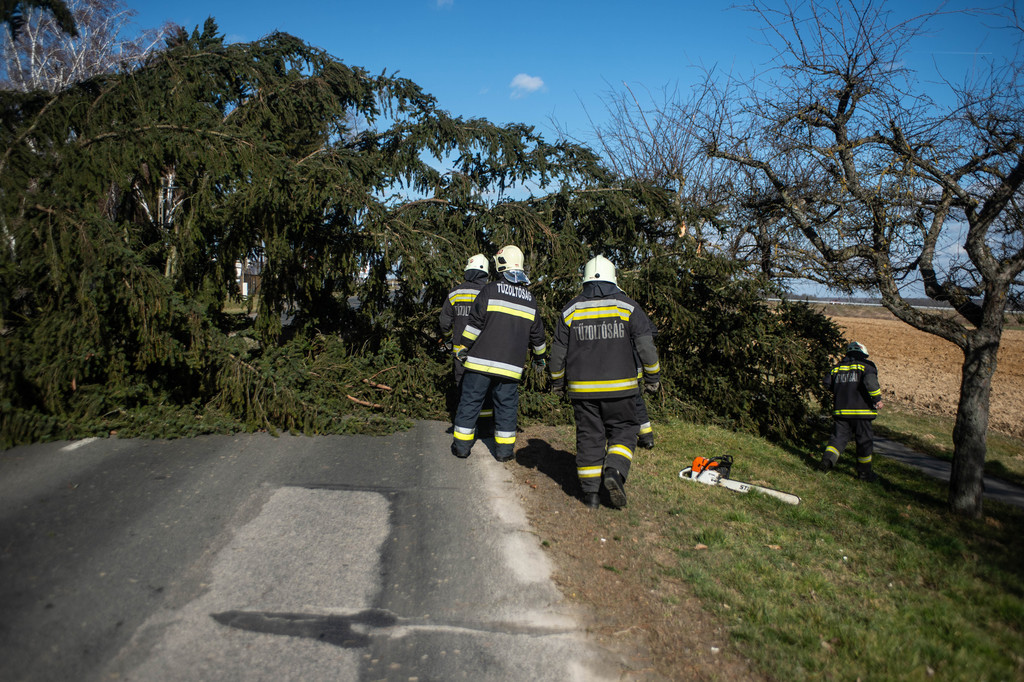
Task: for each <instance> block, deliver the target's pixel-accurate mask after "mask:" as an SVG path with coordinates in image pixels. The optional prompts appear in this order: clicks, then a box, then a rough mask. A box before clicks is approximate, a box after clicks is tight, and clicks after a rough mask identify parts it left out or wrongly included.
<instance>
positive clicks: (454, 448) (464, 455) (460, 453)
mask: <svg viewBox="0 0 1024 682" xmlns="http://www.w3.org/2000/svg"><path fill="white" fill-rule="evenodd" d="M472 450H473V446H472V444H471V445H470V446H469V448H468V449H467V450H466V451H465V452H463V451H462V450H461V449H459V444H458V443H452V454H453V455H455V456H456V457H458V458H459V459H466V458H467V457H469V453H470V452H472Z"/></svg>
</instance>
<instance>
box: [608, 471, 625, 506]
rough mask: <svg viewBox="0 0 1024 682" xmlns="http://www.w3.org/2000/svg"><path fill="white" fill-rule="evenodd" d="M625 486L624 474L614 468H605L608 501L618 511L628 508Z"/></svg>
mask: <svg viewBox="0 0 1024 682" xmlns="http://www.w3.org/2000/svg"><path fill="white" fill-rule="evenodd" d="M625 484H626V481H625V480H624V479H623V478H622V474H620V473H619V472H618V471H616V470H615V469H613V468H612V467H605V470H604V487H605V489H606V490H607V491H608V501H609V502H611V505H612V506H613V507H615V508H616V509H622V508H623V507H625V506H626V489H625V487H624V486H625Z"/></svg>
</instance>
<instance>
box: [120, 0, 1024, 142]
mask: <svg viewBox="0 0 1024 682" xmlns="http://www.w3.org/2000/svg"><path fill="white" fill-rule="evenodd" d="M992 2H998V0H992ZM1018 2H1019V3H1024V0H1018ZM126 4H127V5H128V6H129V7H132V8H133V9H135V10H136V11H137V12H138V14H137V16H136V24H137V25H138V26H140V27H153V26H157V25H159V24H161V23H163V22H164V21H173V22H175V23H177V24H181V25H183V26H185V27H186V28H187V29H189V30H192V29H193V28H195V27H196V26H197V25H202V23H203V22H204V21H205V19H206V17H207V16H213V17H214V18H215V19H216V20H217V24H218V26H219V27H220V30H221V32H222V33H223V34H224V35H226V36H227V37H228V40H229V41H231V42H235V41H250V40H255V39H258V38H260V37H262V36H264V35H266V34H268V33H271V32H272V31H275V30H280V31H285V32H287V33H291V34H293V35H295V36H297V37H299V38H301V39H303V40H305V41H306V42H308V43H310V44H312V45H315V46H317V47H321V48H323V49H325V50H327V51H328V52H330V53H331V54H332V55H334V56H336V57H338V58H339V59H341V60H342V61H344V62H345V63H346V64H349V65H353V66H362V67H365V68H366V69H368V70H369V71H370V72H371V73H380V72H381V71H384V70H387V71H388V72H389V73H390V72H394V71H397V72H399V73H400V75H402V76H404V77H406V78H409V79H411V80H413V81H414V82H416V83H417V84H419V85H420V86H421V87H422V88H423V89H424V90H425V91H427V92H429V93H431V94H433V95H434V96H435V97H437V99H438V101H439V103H440V106H441V107H442V108H443V109H446V110H448V111H449V112H451V113H452V114H454V115H457V116H464V117H484V118H487V119H489V120H491V121H493V122H495V123H509V122H521V123H526V124H528V125H533V126H536V127H537V129H538V131H539V132H541V133H542V134H544V135H545V137H548V138H549V139H553V138H554V137H555V132H554V129H553V127H552V124H551V121H552V119H554V120H557V121H558V122H559V125H560V126H561V127H563V128H564V129H566V130H567V131H568V132H569V133H570V134H571V135H572V136H573V137H576V138H579V139H588V138H589V130H590V128H591V124H590V119H593V120H594V121H597V122H600V121H601V120H602V119H603V118H604V116H605V112H604V107H603V104H602V100H601V97H602V94H604V93H606V92H607V91H608V90H609V89H610V88H612V87H616V88H619V87H621V84H622V83H623V82H627V83H629V84H630V86H631V88H633V89H634V91H636V92H638V93H643V92H644V90H645V89H647V90H650V91H653V92H654V93H660V91H661V90H662V89H664V88H666V87H667V88H669V89H674V88H676V87H678V88H679V89H680V90H681V91H682V90H685V89H686V88H688V87H689V85H691V84H692V83H693V82H695V81H696V80H698V79H699V77H700V72H699V69H697V68H695V67H696V66H699V65H703V66H717V67H719V68H723V69H728V70H732V71H734V72H740V73H750V72H753V71H754V70H755V69H757V70H760V69H761V67H763V65H764V64H765V62H766V61H767V59H768V58H769V57H770V56H771V55H770V52H768V51H767V50H766V49H765V48H764V47H763V46H762V45H761V44H760V42H759V41H760V36H759V35H758V32H757V30H756V27H757V26H758V23H757V21H756V18H755V17H754V16H753V15H751V14H749V13H747V12H743V11H739V10H736V9H729V7H730V6H731V5H732V4H733V3H731V2H716V1H715V0H706V1H705V2H696V3H695V2H686V1H685V0H634V1H633V2H629V3H627V2H611V1H609V0H592V1H588V2H583V1H580V0H540V1H537V0H521V1H520V2H516V3H499V2H491V1H487V0H370V1H366V0H362V1H360V2H350V1H348V0H340V1H336V2H325V1H317V0H289V1H288V2H270V1H268V0H248V1H247V2H239V1H235V0H212V1H211V0H176V1H175V2H168V3H165V2H160V3H156V2H151V1H149V0H126ZM968 4H969V3H967V2H953V3H947V5H946V7H947V9H949V8H951V7H956V6H967V5H968ZM938 5H939V3H934V2H921V1H918V0H902V1H900V2H894V3H892V6H893V7H898V8H900V10H901V11H903V10H904V8H906V9H907V11H914V12H915V13H919V12H925V11H929V10H933V9H935V8H936V7H938ZM935 28H936V33H935V34H934V35H932V36H929V37H928V38H926V39H925V40H923V41H921V42H920V43H919V44H918V49H917V50H916V51H915V52H913V53H911V54H910V55H909V58H910V59H911V60H914V61H915V62H916V64H915V65H919V66H920V67H921V68H922V69H923V70H924V72H925V74H924V75H925V76H926V77H928V75H929V73H930V72H931V70H932V65H933V64H935V65H938V66H940V67H941V68H942V69H943V71H944V73H946V74H947V75H950V76H954V77H958V76H959V75H960V74H962V73H963V71H964V69H967V68H969V67H970V66H971V65H972V64H974V63H976V62H977V60H978V59H979V53H981V54H982V56H984V55H985V54H989V55H993V54H994V55H999V54H1002V53H1006V52H1007V51H1008V50H1010V49H1012V48H1011V41H1010V39H1009V34H1008V32H1006V31H998V30H992V29H987V28H985V27H984V26H982V25H981V24H980V23H979V24H977V25H973V26H969V27H968V26H966V22H965V21H964V20H963V18H957V19H955V20H946V21H942V22H938V23H937V24H936V25H935Z"/></svg>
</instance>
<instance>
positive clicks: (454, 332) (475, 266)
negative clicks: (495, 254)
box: [438, 253, 494, 423]
mask: <svg viewBox="0 0 1024 682" xmlns="http://www.w3.org/2000/svg"><path fill="white" fill-rule="evenodd" d="M489 274H490V268H489V265H488V263H487V257H486V256H485V255H484V254H482V253H478V254H476V255H474V256H470V257H469V260H468V261H467V262H466V268H465V271H464V275H463V282H462V284H460V285H458V286H457V287H455V288H454V289H452V290H451V291H449V292H448V297H447V298H445V300H444V304H442V306H441V316H440V318H439V319H438V327H439V328H440V329H441V335H442V337H444V338H445V339H446V345H447V346H448V349H449V350H452V349H453V348H454V347H455V342H456V340H458V339H461V338H462V332H463V330H464V329H465V328H466V325H467V324H468V323H469V313H470V311H471V310H472V309H473V302H474V301H476V297H477V295H478V294H479V293H480V290H481V289H483V288H484V285H485V284H487V278H488V276H489ZM465 372H466V368H465V366H464V365H463V364H462V361H461V360H459V359H458V358H457V357H455V356H454V355H452V385H451V386H450V387H449V389H448V393H447V395H446V396H445V398H446V400H445V402H446V404H447V407H448V418H449V419H451V420H452V422H453V423H454V421H455V410H456V408H457V407H458V406H459V397H460V396H461V395H462V376H463V374H465ZM493 417H494V409H493V407H492V406H491V405H490V404H489V401H488V402H487V404H485V405H484V407H483V409H482V410H481V411H480V418H481V419H483V420H485V421H487V422H488V423H489V422H490V420H491V418H493Z"/></svg>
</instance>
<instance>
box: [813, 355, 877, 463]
mask: <svg viewBox="0 0 1024 682" xmlns="http://www.w3.org/2000/svg"><path fill="white" fill-rule="evenodd" d="M824 385H825V388H826V389H827V390H829V391H831V392H832V397H833V401H834V402H833V404H832V437H831V438H830V439H829V441H828V445H826V446H825V452H824V453H823V454H822V456H821V470H822V471H824V472H826V473H827V472H829V471H831V470H832V467H834V466H835V465H836V462H838V461H839V454H840V453H841V452H842V451H843V450H844V449H845V448H846V444H847V443H849V442H850V438H851V437H852V438H853V439H854V441H856V443H857V478H859V479H860V480H862V481H869V482H872V481H876V480H878V474H876V473H875V472H874V471H873V470H872V468H871V456H872V454H874V451H875V434H874V431H873V430H872V428H871V422H872V420H873V419H874V418H875V417H877V416H878V408H879V407H881V406H882V389H881V388H880V387H879V385H878V368H877V367H875V363H873V362H871V361H870V360H868V349H867V348H865V347H864V345H863V344H861V343H857V342H856V341H854V342H853V343H851V344H850V345H849V346H847V347H846V355H844V356H843V359H842V360H840V361H839V364H838V365H836V366H835V367H833V368H832V370H831V371H830V372H829V373H828V374H827V375H826V376H825V380H824Z"/></svg>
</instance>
